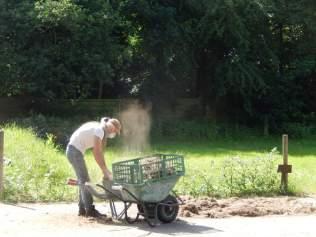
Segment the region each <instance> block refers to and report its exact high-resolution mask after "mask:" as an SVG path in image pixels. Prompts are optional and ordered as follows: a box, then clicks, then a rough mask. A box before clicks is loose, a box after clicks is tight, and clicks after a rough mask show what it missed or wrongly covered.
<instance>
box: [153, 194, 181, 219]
mask: <svg viewBox="0 0 316 237" xmlns="http://www.w3.org/2000/svg"><path fill="white" fill-rule="evenodd" d="M165 204H168V205H165ZM157 212H158V213H157V215H158V219H159V220H160V221H161V222H163V223H170V222H172V221H174V220H175V219H176V217H177V215H178V212H179V205H178V201H177V199H176V198H175V197H174V196H172V195H169V196H168V197H166V198H165V199H164V200H163V201H162V202H161V203H160V205H159V206H158V210H157Z"/></svg>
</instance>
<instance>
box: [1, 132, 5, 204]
mask: <svg viewBox="0 0 316 237" xmlns="http://www.w3.org/2000/svg"><path fill="white" fill-rule="evenodd" d="M3 144H4V132H3V130H0V200H2V199H3V191H4V190H3V189H4V185H3V147H4V145H3Z"/></svg>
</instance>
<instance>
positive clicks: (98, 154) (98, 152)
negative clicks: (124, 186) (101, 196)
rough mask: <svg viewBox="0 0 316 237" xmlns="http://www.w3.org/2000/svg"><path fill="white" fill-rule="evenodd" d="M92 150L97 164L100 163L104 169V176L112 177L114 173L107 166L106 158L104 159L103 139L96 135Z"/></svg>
mask: <svg viewBox="0 0 316 237" xmlns="http://www.w3.org/2000/svg"><path fill="white" fill-rule="evenodd" d="M92 152H93V155H94V158H95V160H96V162H97V164H98V165H99V167H100V169H101V170H102V172H103V174H104V177H106V178H108V179H112V173H111V172H110V170H109V169H108V168H107V166H106V163H105V160H104V156H103V152H102V140H101V139H100V138H99V137H97V136H94V146H93V150H92Z"/></svg>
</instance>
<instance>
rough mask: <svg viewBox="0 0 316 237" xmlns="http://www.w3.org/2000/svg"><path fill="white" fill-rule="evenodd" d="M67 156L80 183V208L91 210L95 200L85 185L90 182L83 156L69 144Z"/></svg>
mask: <svg viewBox="0 0 316 237" xmlns="http://www.w3.org/2000/svg"><path fill="white" fill-rule="evenodd" d="M66 155H67V158H68V160H69V162H70V164H71V165H72V167H73V168H74V170H75V172H76V175H77V179H78V182H79V207H80V208H85V209H86V210H90V209H91V208H92V205H93V198H92V195H91V194H90V193H89V192H88V190H86V189H85V187H84V185H83V184H84V183H85V182H89V181H90V178H89V174H88V170H87V166H86V163H85V161H84V158H83V154H82V153H81V152H80V151H79V150H78V149H77V148H76V147H74V146H72V145H69V144H68V146H67V150H66Z"/></svg>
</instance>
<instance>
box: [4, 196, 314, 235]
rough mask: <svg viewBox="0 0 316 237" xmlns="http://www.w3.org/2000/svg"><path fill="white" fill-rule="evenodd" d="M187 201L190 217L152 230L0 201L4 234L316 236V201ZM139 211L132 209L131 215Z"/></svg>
mask: <svg viewBox="0 0 316 237" xmlns="http://www.w3.org/2000/svg"><path fill="white" fill-rule="evenodd" d="M184 199H186V200H187V204H186V205H184V206H182V208H181V210H180V214H181V215H182V216H190V217H182V216H181V215H179V218H178V219H177V220H176V221H175V222H173V223H172V224H161V225H159V226H157V227H155V228H150V227H148V225H147V224H146V223H145V222H144V221H143V220H141V221H139V222H138V223H136V224H133V225H130V224H127V223H124V222H121V221H120V222H118V221H112V220H111V218H106V219H103V220H98V219H94V218H90V219H87V218H84V217H79V216H77V215H76V214H77V204H75V203H63V204H60V203H59V204H5V203H0V236H1V237H2V236H3V237H13V236H41V237H42V236H45V237H46V236H48V237H49V236H76V237H81V236H85V237H86V236H89V235H90V236H92V235H95V236H97V235H99V236H101V235H106V236H109V234H110V235H111V236H118V237H123V236H124V237H128V236H133V237H136V236H137V237H138V236H149V235H150V236H167V235H168V236H170V235H177V236H214V237H217V236H235V237H239V236H243V237H244V236H284V237H297V236H304V237H308V236H313V237H315V236H316V229H315V228H313V226H314V224H313V223H315V219H316V211H315V210H316V198H314V197H305V198H293V197H278V198H251V199H250V198H249V199H236V198H231V199H223V200H215V199H208V198H203V199H198V200H196V199H189V197H184ZM97 208H98V210H100V211H102V212H103V213H110V212H109V208H108V204H106V203H105V204H104V203H97ZM135 212H136V210H135V208H134V209H132V210H131V215H132V214H134V213H135ZM188 213H189V214H188ZM274 214H278V215H274ZM263 215H265V216H264V217H256V218H253V216H263ZM240 216H247V217H240ZM249 216H251V218H250V217H249ZM224 217H226V218H224ZM227 217H228V218H227ZM214 218H216V219H214Z"/></svg>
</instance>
